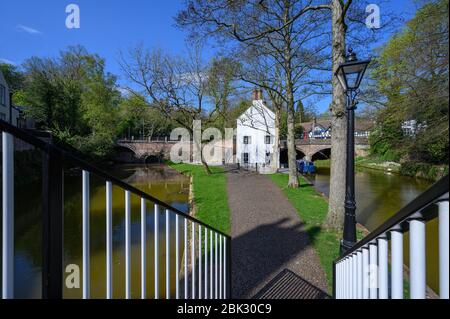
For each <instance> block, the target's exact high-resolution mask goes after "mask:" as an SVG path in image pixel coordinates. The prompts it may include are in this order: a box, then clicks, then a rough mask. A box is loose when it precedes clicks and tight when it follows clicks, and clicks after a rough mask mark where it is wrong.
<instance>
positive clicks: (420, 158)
mask: <svg viewBox="0 0 450 319" xmlns="http://www.w3.org/2000/svg"><path fill="white" fill-rule="evenodd" d="M448 4H449V2H448V0H439V1H432V2H429V3H428V4H426V5H425V6H423V7H422V8H421V9H420V10H418V11H417V13H416V16H415V17H414V18H413V19H412V20H411V21H409V22H408V23H407V25H406V26H405V28H404V30H403V31H402V32H401V33H399V34H397V35H396V36H394V37H393V38H392V39H391V40H390V41H389V42H388V44H387V45H386V46H384V47H383V50H382V52H381V55H380V57H379V58H378V59H377V61H376V65H377V67H376V69H375V70H374V72H373V74H372V75H373V77H374V78H375V80H376V82H377V87H378V90H379V91H380V92H381V93H382V95H383V96H384V101H383V104H384V107H383V108H381V109H380V110H379V111H378V113H377V126H376V129H375V130H374V132H373V134H372V136H371V137H370V144H371V150H372V153H373V154H376V155H379V156H381V158H383V159H385V160H391V161H399V160H402V161H403V162H405V161H406V162H408V161H411V162H425V163H430V164H443V163H446V162H448V159H449V132H448V128H449V126H448V120H449V108H448V103H449V100H448V91H449V86H448V85H449V81H448V80H449V79H448V76H449V73H448V71H449V68H448V48H449V47H448V18H449V17H448ZM409 120H416V121H417V127H416V129H417V130H416V132H415V134H412V135H410V136H408V135H404V134H403V132H402V130H401V126H402V123H404V122H405V121H409Z"/></svg>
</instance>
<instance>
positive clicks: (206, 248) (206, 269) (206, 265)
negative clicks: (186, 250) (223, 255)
mask: <svg viewBox="0 0 450 319" xmlns="http://www.w3.org/2000/svg"><path fill="white" fill-rule="evenodd" d="M205 299H208V228H206V227H205Z"/></svg>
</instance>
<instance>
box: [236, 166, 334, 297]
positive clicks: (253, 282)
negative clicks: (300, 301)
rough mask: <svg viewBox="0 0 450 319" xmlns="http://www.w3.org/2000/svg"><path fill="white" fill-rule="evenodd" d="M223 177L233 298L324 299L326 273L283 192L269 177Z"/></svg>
mask: <svg viewBox="0 0 450 319" xmlns="http://www.w3.org/2000/svg"><path fill="white" fill-rule="evenodd" d="M227 174H228V176H227V188H228V202H229V205H230V209H231V216H232V218H231V220H232V226H231V234H232V252H231V256H232V260H231V263H232V264H231V266H232V274H231V277H232V278H231V281H232V294H233V297H234V298H254V297H259V298H265V297H267V298H321V297H323V294H321V293H322V291H326V290H327V282H326V277H325V272H324V271H323V269H322V267H321V265H320V261H319V257H318V256H317V254H316V252H315V250H314V248H313V247H312V245H311V242H310V240H309V238H308V235H307V233H306V232H305V231H304V229H303V226H302V222H301V220H300V218H299V216H298V214H297V212H296V210H295V208H294V207H293V206H292V205H291V203H290V202H289V201H288V200H287V198H286V197H285V196H284V194H283V193H282V191H281V189H280V188H279V187H278V186H277V185H275V184H274V183H273V182H272V181H271V180H270V178H269V177H268V176H263V175H258V174H255V173H250V172H244V171H238V170H230V171H229V172H228V173H227ZM305 287H307V288H305Z"/></svg>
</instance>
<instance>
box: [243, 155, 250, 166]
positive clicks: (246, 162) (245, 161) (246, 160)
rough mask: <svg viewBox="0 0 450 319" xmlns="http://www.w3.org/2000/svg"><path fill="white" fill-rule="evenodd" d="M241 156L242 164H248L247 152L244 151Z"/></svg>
mask: <svg viewBox="0 0 450 319" xmlns="http://www.w3.org/2000/svg"><path fill="white" fill-rule="evenodd" d="M243 156H244V164H248V162H249V156H248V153H244V154H243Z"/></svg>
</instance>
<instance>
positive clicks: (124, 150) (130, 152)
mask: <svg viewBox="0 0 450 319" xmlns="http://www.w3.org/2000/svg"><path fill="white" fill-rule="evenodd" d="M114 160H116V161H118V162H123V163H129V162H133V161H135V160H136V152H135V150H134V149H132V148H130V147H126V146H123V145H116V146H114Z"/></svg>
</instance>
